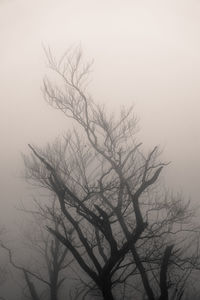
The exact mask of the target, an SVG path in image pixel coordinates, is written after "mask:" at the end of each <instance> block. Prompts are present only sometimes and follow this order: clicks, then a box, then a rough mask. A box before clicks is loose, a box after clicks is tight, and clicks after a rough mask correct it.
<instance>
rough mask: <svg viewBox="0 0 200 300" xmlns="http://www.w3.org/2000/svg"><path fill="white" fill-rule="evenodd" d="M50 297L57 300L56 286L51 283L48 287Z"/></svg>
mask: <svg viewBox="0 0 200 300" xmlns="http://www.w3.org/2000/svg"><path fill="white" fill-rule="evenodd" d="M50 299H51V300H58V298H57V287H56V286H54V285H52V286H51V288H50Z"/></svg>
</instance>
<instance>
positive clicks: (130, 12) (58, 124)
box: [0, 0, 200, 229]
mask: <svg viewBox="0 0 200 300" xmlns="http://www.w3.org/2000/svg"><path fill="white" fill-rule="evenodd" d="M199 33H200V2H199V1H198V0H190V1H189V0H157V1H154V0H132V1H131V0H130V1H129V0H125V1H122V0H117V1H116V0H115V1H113V0H110V1H105V0H102V1H94V0H93V1H92V0H91V1H90V0H85V1H80V0H73V1H72V0H67V1H66V0H65V1H64V0H58V1H55V0H35V1H31V0H1V1H0V38H1V45H0V96H1V100H0V101H1V110H0V113H1V116H0V130H1V135H0V136H1V147H0V157H1V168H0V178H1V180H0V191H1V203H0V218H1V219H0V222H1V224H2V225H3V226H5V227H6V228H9V229H10V228H12V226H14V225H15V224H16V223H18V222H19V219H18V217H17V212H16V209H15V206H17V205H18V203H19V202H20V201H21V200H23V201H26V200H27V201H30V198H29V197H27V195H29V194H33V191H32V190H29V189H28V188H27V186H25V184H24V181H23V179H21V173H22V172H23V162H22V158H21V153H22V152H25V153H27V152H28V151H29V149H28V147H27V144H28V143H32V144H34V145H38V146H43V145H45V143H46V142H48V141H52V140H53V139H54V138H55V137H56V136H58V135H60V134H62V133H63V132H64V131H65V130H67V129H68V128H69V127H70V122H69V121H67V120H66V119H65V118H64V116H63V115H62V114H61V113H60V112H58V111H56V110H53V109H52V108H50V107H49V106H48V104H47V103H46V102H45V100H44V99H43V95H42V91H41V87H42V80H43V77H44V76H45V75H46V74H49V70H48V68H47V62H46V58H45V54H44V49H43V48H44V47H50V48H51V49H52V52H53V53H54V54H55V56H56V57H58V58H59V57H60V56H61V55H62V53H63V52H64V51H65V50H66V49H68V48H69V47H70V46H73V45H81V47H82V50H83V53H84V56H85V58H86V60H87V59H89V60H91V59H94V64H93V72H92V73H91V74H90V76H91V82H90V85H89V87H88V89H89V91H90V93H91V95H92V96H93V99H94V100H95V101H96V102H101V103H105V104H106V105H107V110H108V111H109V110H110V111H113V109H117V107H120V106H122V105H125V106H129V105H132V104H134V108H135V113H136V115H137V116H138V118H139V127H140V132H139V133H138V139H139V140H141V141H142V142H143V144H144V145H145V146H146V147H147V148H151V147H152V146H154V145H160V147H161V149H163V154H162V155H163V158H164V159H165V160H166V161H170V162H171V164H170V165H169V166H168V167H167V168H166V170H165V171H164V172H163V176H164V177H165V179H164V182H165V184H166V186H169V187H170V188H172V189H173V190H175V191H176V190H177V191H178V192H180V191H181V192H182V193H183V195H184V196H185V198H191V200H192V203H194V204H196V205H198V202H199V194H200V190H199V189H200V188H199V171H200V131H199V127H200V126H199V125H200V84H199V83H200V55H199V53H200V34H199Z"/></svg>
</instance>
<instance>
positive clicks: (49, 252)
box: [1, 199, 73, 300]
mask: <svg viewBox="0 0 200 300" xmlns="http://www.w3.org/2000/svg"><path fill="white" fill-rule="evenodd" d="M34 202H35V209H34V210H27V209H25V208H23V211H26V212H27V213H29V214H31V216H32V223H31V231H30V230H29V231H28V232H26V242H25V243H26V245H25V246H26V247H27V246H28V248H29V249H30V250H29V252H30V254H31V256H33V257H34V260H33V261H32V260H29V263H28V265H27V264H25V266H23V265H21V264H19V263H16V262H15V260H16V259H14V257H13V251H12V250H11V249H10V248H9V247H8V246H6V245H5V244H4V243H3V242H1V247H2V248H3V249H5V250H6V251H7V253H8V256H9V262H10V264H11V265H12V266H13V267H14V268H15V269H17V270H19V271H20V272H21V273H22V275H23V278H24V280H25V282H26V289H28V292H29V295H30V296H31V299H32V300H39V299H40V300H41V299H42V298H43V296H42V295H43V294H46V295H47V297H48V299H51V300H58V299H59V297H58V292H59V291H60V290H61V288H62V285H63V283H64V281H65V280H66V275H65V274H64V273H63V271H65V270H66V268H67V267H68V266H69V265H70V263H71V262H72V258H70V257H69V251H68V248H66V247H64V246H63V244H62V243H61V242H60V241H59V240H58V239H57V238H56V236H52V235H51V234H50V233H49V232H48V231H47V229H45V227H43V223H44V220H45V223H46V224H47V223H49V224H51V226H52V228H53V229H54V230H56V231H57V230H58V229H60V228H63V226H64V225H63V222H62V220H61V216H60V215H59V214H57V212H56V206H55V202H54V201H52V205H51V207H49V206H47V205H45V206H41V204H40V202H39V201H37V200H36V199H35V200H34ZM65 232H66V234H67V235H68V237H69V238H70V236H71V234H72V232H73V230H72V229H68V230H66V228H65ZM67 257H69V258H68V259H67ZM38 262H39V263H38ZM38 264H39V265H38ZM39 283H40V285H41V284H42V286H43V287H44V288H42V289H41V290H40V288H38V284H39ZM44 292H45V293H44Z"/></svg>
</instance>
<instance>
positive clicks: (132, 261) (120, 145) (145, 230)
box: [24, 49, 197, 300]
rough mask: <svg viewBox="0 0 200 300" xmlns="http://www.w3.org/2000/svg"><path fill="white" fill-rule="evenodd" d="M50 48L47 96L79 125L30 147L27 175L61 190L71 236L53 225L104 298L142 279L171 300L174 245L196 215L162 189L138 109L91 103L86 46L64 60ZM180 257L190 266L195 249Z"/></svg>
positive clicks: (152, 293) (154, 293)
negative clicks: (140, 131) (140, 132)
mask: <svg viewBox="0 0 200 300" xmlns="http://www.w3.org/2000/svg"><path fill="white" fill-rule="evenodd" d="M46 53H47V57H48V62H49V66H50V68H51V69H52V70H53V71H54V73H55V74H57V75H58V78H57V79H55V82H58V84H57V85H56V84H53V83H52V82H51V81H50V80H48V79H47V78H45V80H44V96H45V99H46V100H47V102H48V103H49V104H50V105H51V106H53V107H55V108H56V109H59V110H60V111H62V112H63V113H64V115H65V116H66V117H67V118H69V119H71V120H72V121H73V122H74V123H73V124H76V125H77V126H78V129H73V130H72V131H68V132H67V133H66V135H65V137H64V138H63V140H59V139H58V140H56V142H55V143H54V144H52V145H48V146H47V147H46V148H45V149H43V150H42V149H39V148H37V147H34V146H32V145H29V148H30V149H31V151H32V154H31V156H29V157H25V159H24V161H25V166H26V172H27V173H26V176H27V178H28V179H30V181H32V182H34V183H35V182H36V183H37V184H39V186H40V187H44V188H47V189H49V190H50V191H52V193H53V195H55V196H56V199H57V202H58V203H59V205H60V210H61V212H62V214H63V216H64V218H65V222H66V224H68V225H66V226H70V227H71V226H72V227H73V228H74V234H73V239H72V240H70V239H69V238H68V236H67V235H66V234H65V233H64V232H63V231H60V230H59V229H58V228H56V229H55V228H52V227H51V226H49V227H48V229H49V231H50V232H51V233H52V234H53V235H54V236H56V237H57V239H58V240H59V241H60V242H62V243H63V245H65V246H66V247H67V248H68V249H69V250H70V252H71V253H72V255H73V256H74V258H75V260H76V262H77V263H78V264H79V266H80V267H81V268H82V270H83V271H84V272H85V273H86V274H87V275H88V277H89V278H90V280H92V282H93V283H94V285H95V287H96V288H97V289H98V290H99V291H101V294H102V297H103V298H104V299H109V300H112V299H117V298H118V297H117V295H120V293H119V291H120V287H121V292H122V293H123V295H124V294H126V297H128V293H129V291H128V288H127V282H128V281H130V280H132V281H134V280H135V279H134V278H138V277H139V278H140V280H141V282H142V285H143V287H144V290H145V293H146V295H147V297H148V299H150V300H155V299H157V298H159V299H160V300H161V299H162V300H165V299H169V293H168V291H169V289H170V287H171V286H172V285H175V284H177V282H178V279H177V277H176V276H175V275H174V276H170V270H171V269H172V268H171V265H172V264H173V268H175V266H177V259H176V255H177V253H178V250H177V249H176V245H177V247H178V249H179V248H181V249H182V248H183V247H185V245H186V243H187V242H186V241H185V236H184V235H183V233H184V231H190V232H193V233H195V230H194V226H192V223H191V222H190V221H191V217H192V213H191V211H190V210H189V207H188V205H187V203H185V204H184V202H183V200H182V199H180V198H178V197H172V196H169V195H167V194H166V193H163V191H162V192H161V191H160V188H159V184H158V179H159V177H160V174H161V172H162V170H163V168H164V167H165V166H166V165H167V163H164V162H162V161H161V160H160V159H159V157H160V152H159V149H158V147H154V148H153V149H152V150H151V151H145V150H144V149H142V144H141V143H139V142H138V141H137V138H136V132H137V120H136V118H135V116H134V113H133V108H130V109H128V110H126V109H124V108H122V109H121V110H120V112H119V114H118V116H117V114H116V113H115V114H111V115H108V114H107V113H106V111H105V109H104V107H103V106H101V105H97V104H95V103H94V102H93V100H92V98H91V96H90V95H89V94H88V92H87V89H86V87H87V84H88V74H89V73H90V70H91V64H90V63H89V64H85V63H84V61H83V60H82V53H81V51H80V50H79V49H76V50H75V51H74V50H72V51H67V52H66V53H65V54H64V55H63V56H62V57H61V59H60V60H59V61H56V60H55V58H54V57H53V55H52V53H51V52H50V51H46ZM59 80H61V82H62V83H63V85H60V82H59ZM178 257H179V262H180V261H184V263H185V264H186V262H187V263H188V264H189V265H190V268H191V266H192V265H193V264H195V263H196V259H197V254H196V253H195V254H194V255H193V254H192V255H190V257H189V258H186V257H184V256H182V255H181V253H180V252H179V255H178ZM179 266H180V265H179ZM180 270H181V267H180V268H179V273H180ZM182 271H183V272H185V270H182ZM175 273H176V272H175ZM171 280H172V283H171V282H170V281H171ZM116 287H117V290H118V291H117V294H116V293H115V289H116ZM90 289H91V286H90ZM124 289H126V291H124ZM122 290H123V291H122ZM120 297H121V296H119V298H120ZM120 299H121V298H120Z"/></svg>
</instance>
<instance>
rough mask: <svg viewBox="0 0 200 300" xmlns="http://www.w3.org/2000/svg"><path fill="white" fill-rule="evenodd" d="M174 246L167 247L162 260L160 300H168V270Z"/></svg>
mask: <svg viewBox="0 0 200 300" xmlns="http://www.w3.org/2000/svg"><path fill="white" fill-rule="evenodd" d="M173 246H174V245H170V246H167V247H166V249H165V253H164V256H163V260H162V265H161V269H160V292H161V295H160V298H159V300H168V285H167V269H168V266H169V259H170V256H171V254H172V249H173Z"/></svg>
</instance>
